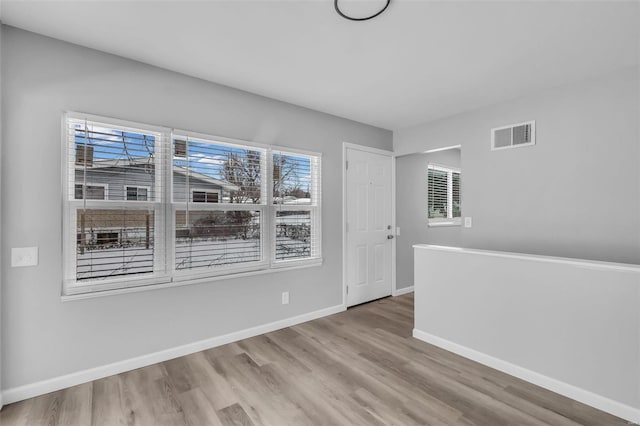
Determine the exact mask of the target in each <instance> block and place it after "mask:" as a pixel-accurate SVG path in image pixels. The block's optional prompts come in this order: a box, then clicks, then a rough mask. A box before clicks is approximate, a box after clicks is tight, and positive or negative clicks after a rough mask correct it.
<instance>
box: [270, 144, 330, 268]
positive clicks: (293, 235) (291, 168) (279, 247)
mask: <svg viewBox="0 0 640 426" xmlns="http://www.w3.org/2000/svg"><path fill="white" fill-rule="evenodd" d="M272 164H273V166H272V167H273V169H272V174H273V182H272V185H273V188H272V194H273V203H274V204H275V205H276V209H275V211H274V221H275V260H276V261H285V260H296V259H305V258H311V257H316V256H318V255H319V253H320V235H319V234H320V210H319V208H320V199H321V194H320V158H319V157H317V156H307V155H301V154H296V153H289V152H283V151H274V152H273V153H272Z"/></svg>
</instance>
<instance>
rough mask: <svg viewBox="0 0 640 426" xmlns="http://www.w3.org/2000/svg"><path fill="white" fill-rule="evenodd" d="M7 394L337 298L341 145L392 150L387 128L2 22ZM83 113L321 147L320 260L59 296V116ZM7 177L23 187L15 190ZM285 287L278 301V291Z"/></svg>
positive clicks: (310, 308)
mask: <svg viewBox="0 0 640 426" xmlns="http://www.w3.org/2000/svg"><path fill="white" fill-rule="evenodd" d="M2 31H3V33H2V54H3V59H4V60H3V64H2V66H3V68H2V75H3V81H2V90H3V96H2V114H3V116H2V117H3V121H4V124H5V125H4V127H3V128H2V132H3V140H4V147H3V149H4V156H3V160H2V197H3V203H2V229H3V230H4V234H3V238H2V251H3V252H4V253H7V252H8V250H9V249H10V248H11V247H21V246H39V247H40V264H39V265H38V266H37V267H31V268H9V264H8V258H7V256H4V257H3V264H2V277H1V278H2V286H3V287H2V291H3V299H2V332H3V342H2V351H3V353H2V357H3V358H2V359H3V363H2V376H3V383H2V386H3V388H4V389H9V388H14V387H16V386H20V385H25V384H29V383H33V382H36V381H40V380H44V379H48V378H53V377H56V376H60V375H64V374H68V373H72V372H76V371H79V370H83V369H87V368H91V367H96V366H101V365H104V364H108V363H112V362H116V361H120V360H125V359H129V358H132V357H135V356H139V355H143V354H148V353H152V352H155V351H159V350H162V349H167V348H172V347H175V346H178V345H183V344H187V343H190V342H195V341H198V340H201V339H206V338H210V337H213V336H218V335H222V334H225V333H230V332H233V331H236V330H241V329H245V328H248V327H252V326H256V325H260V324H265V323H269V322H272V321H276V320H279V319H283V318H287V317H291V316H295V315H299V314H303V313H307V312H310V311H315V310H318V309H322V308H327V307H331V306H335V305H339V304H341V303H342V294H341V293H342V244H341V241H342V238H341V228H342V226H341V220H342V204H341V203H342V201H341V200H342V198H341V190H342V189H341V188H342V182H341V174H340V173H332V172H331V171H334V170H340V168H341V156H342V142H343V141H347V142H352V143H357V144H362V145H368V146H372V147H375V148H381V149H386V150H390V149H391V146H392V135H391V132H389V131H386V130H382V129H378V128H374V127H370V126H366V125H363V124H359V123H356V122H353V121H349V120H345V119H341V118H338V117H334V116H330V115H327V114H322V113H318V112H315V111H311V110H308V109H304V108H300V107H296V106H294V105H290V104H285V103H282V102H278V101H275V100H272V99H267V98H264V97H260V96H256V95H252V94H249V93H246V92H242V91H238V90H235V89H231V88H228V87H223V86H219V85H216V84H212V83H208V82H205V81H202V80H198V79H195V78H190V77H187V76H184V75H180V74H176V73H173V72H169V71H166V70H162V69H159V68H154V67H151V66H147V65H144V64H141V63H137V62H134V61H130V60H127V59H123V58H119V57H116V56H112V55H109V54H106V53H102V52H97V51H93V50H89V49H86V48H82V47H78V46H75V45H71V44H67V43H63V42H60V41H56V40H53V39H49V38H45V37H42V36H39V35H35V34H32V33H28V32H25V31H22V30H18V29H15V28H11V27H6V26H4V27H2ZM64 110H71V111H79V112H86V113H92V114H98V115H104V116H111V117H116V118H122V119H126V120H130V121H137V122H142V123H149V124H158V125H163V126H170V127H175V128H181V129H187V130H192V131H195V132H201V133H209V134H213V135H221V136H226V137H231V138H238V139H244V140H249V141H259V142H263V143H277V144H279V145H284V146H292V147H296V148H301V149H308V150H314V151H320V152H322V153H323V168H324V170H325V171H327V172H326V173H324V174H323V182H322V183H323V194H324V198H323V206H322V210H323V224H322V225H323V247H324V253H323V254H324V263H323V265H322V266H320V267H314V268H307V269H301V270H295V271H286V272H278V273H273V274H268V275H261V276H256V277H249V278H236V279H229V280H223V281H217V282H212V283H208V284H200V285H190V286H185V287H179V288H172V289H162V290H153V291H145V292H139V293H131V294H126V295H119V296H109V297H101V298H94V299H88V300H77V301H72V302H61V300H60V291H61V279H62V258H61V237H62V235H61V222H62V220H61V195H60V194H61V169H60V168H61V160H60V158H61V142H60V139H61V115H62V112H63V111H64ZM16 182H20V185H17V184H16ZM285 290H288V291H290V293H291V304H289V305H284V306H283V305H281V300H280V293H281V292H282V291H285Z"/></svg>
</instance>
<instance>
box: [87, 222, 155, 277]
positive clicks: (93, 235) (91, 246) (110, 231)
mask: <svg viewBox="0 0 640 426" xmlns="http://www.w3.org/2000/svg"><path fill="white" fill-rule="evenodd" d="M153 230H154V215H153V212H151V211H146V210H79V211H78V214H77V229H76V232H77V242H78V244H77V250H76V275H77V279H78V281H81V280H87V279H96V278H109V277H116V276H122V275H137V274H145V273H151V272H153V253H154V241H153Z"/></svg>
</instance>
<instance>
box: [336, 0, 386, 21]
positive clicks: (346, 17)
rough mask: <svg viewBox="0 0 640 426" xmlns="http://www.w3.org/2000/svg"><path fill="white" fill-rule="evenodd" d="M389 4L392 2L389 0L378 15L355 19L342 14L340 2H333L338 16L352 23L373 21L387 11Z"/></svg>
mask: <svg viewBox="0 0 640 426" xmlns="http://www.w3.org/2000/svg"><path fill="white" fill-rule="evenodd" d="M389 3H391V0H387V4H385V5H384V7H383V8H382V9H380V11H379V12H378V13H375V14H373V15H371V16H365V17H364V18H354V17H353V16H348V15H345V14H344V13H342V11H341V10H340V6H338V0H333V7H335V8H336V12H337V13H338V15H340V16H342V17H343V18H344V19H348V20H350V21H368V20H369V19H373V18H375V17H376V16H378V15H380V14H381V13H382V12H384V11H385V10H387V8H388V7H389Z"/></svg>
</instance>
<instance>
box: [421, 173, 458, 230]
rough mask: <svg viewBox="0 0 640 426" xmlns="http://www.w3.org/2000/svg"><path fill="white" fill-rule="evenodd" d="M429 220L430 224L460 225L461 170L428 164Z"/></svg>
mask: <svg viewBox="0 0 640 426" xmlns="http://www.w3.org/2000/svg"><path fill="white" fill-rule="evenodd" d="M427 220H428V223H429V225H459V224H460V223H461V209H460V170H458V169H455V168H451V167H447V166H441V165H435V164H429V165H428V166H427Z"/></svg>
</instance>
